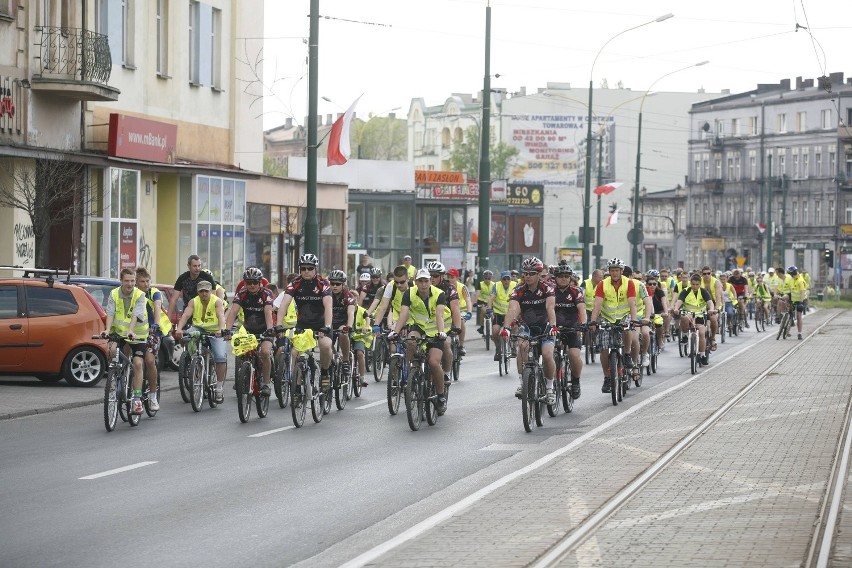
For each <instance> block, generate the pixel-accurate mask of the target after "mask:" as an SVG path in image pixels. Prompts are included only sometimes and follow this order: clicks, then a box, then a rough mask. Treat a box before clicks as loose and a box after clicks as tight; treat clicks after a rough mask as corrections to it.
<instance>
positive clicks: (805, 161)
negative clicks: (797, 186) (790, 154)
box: [802, 148, 811, 178]
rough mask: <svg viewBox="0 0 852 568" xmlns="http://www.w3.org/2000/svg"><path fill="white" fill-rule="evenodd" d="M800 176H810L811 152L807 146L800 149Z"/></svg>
mask: <svg viewBox="0 0 852 568" xmlns="http://www.w3.org/2000/svg"><path fill="white" fill-rule="evenodd" d="M802 177H803V178H807V177H811V153H810V151H809V150H808V149H807V148H805V149H804V150H802Z"/></svg>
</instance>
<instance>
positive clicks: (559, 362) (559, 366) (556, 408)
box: [545, 355, 563, 418]
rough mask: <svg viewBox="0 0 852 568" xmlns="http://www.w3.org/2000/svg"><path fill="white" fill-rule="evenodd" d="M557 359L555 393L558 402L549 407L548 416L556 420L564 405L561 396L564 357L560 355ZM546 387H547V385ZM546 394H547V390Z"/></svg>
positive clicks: (554, 381)
mask: <svg viewBox="0 0 852 568" xmlns="http://www.w3.org/2000/svg"><path fill="white" fill-rule="evenodd" d="M555 359H556V377H554V379H553V392H554V394H556V401H555V402H554V403H553V404H548V405H547V415H548V416H550V417H551V418H554V417H555V416H556V415H558V414H559V409H560V405H561V404H562V397H561V396H560V394H561V393H562V381H563V376H562V360H561V359H562V357H561V356H559V355H556V356H555ZM545 387H546V385H545ZM545 392H547V391H546V390H545Z"/></svg>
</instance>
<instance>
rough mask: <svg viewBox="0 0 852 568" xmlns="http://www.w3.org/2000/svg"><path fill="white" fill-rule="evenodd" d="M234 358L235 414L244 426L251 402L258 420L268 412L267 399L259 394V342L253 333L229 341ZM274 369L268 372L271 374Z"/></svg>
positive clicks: (249, 413)
mask: <svg viewBox="0 0 852 568" xmlns="http://www.w3.org/2000/svg"><path fill="white" fill-rule="evenodd" d="M231 345H232V346H233V351H234V357H235V358H236V361H235V365H236V376H235V378H234V384H235V386H236V388H237V414H238V415H239V417H240V422H242V423H243V424H245V423H246V422H248V421H249V418H250V417H251V401H252V398H254V404H255V407H256V408H257V416H258V418H265V417H266V414H267V413H268V412H269V397H268V396H264V395H263V394H261V392H260V389H261V385H260V368H261V367H260V352H259V351H258V347H259V345H260V344H259V342H258V340H257V336H256V335H254V334H253V333H245V334H236V335H234V336H233V338H232V339H231ZM273 371H274V369H272V370H270V373H272V372H273Z"/></svg>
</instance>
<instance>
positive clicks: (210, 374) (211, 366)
mask: <svg viewBox="0 0 852 568" xmlns="http://www.w3.org/2000/svg"><path fill="white" fill-rule="evenodd" d="M204 359H205V361H206V362H207V385H206V386H205V389H206V391H207V404H208V406H210V408H216V407H217V406H219V403H217V402H216V382H217V377H218V375H217V374H216V363H215V362H214V361H213V355H212V354H211V353H208V354H207V356H206V357H205V358H204Z"/></svg>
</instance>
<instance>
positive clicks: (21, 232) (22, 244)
mask: <svg viewBox="0 0 852 568" xmlns="http://www.w3.org/2000/svg"><path fill="white" fill-rule="evenodd" d="M34 262H35V233H33V226H32V225H31V224H30V223H15V264H17V265H20V266H32V265H33V263H34Z"/></svg>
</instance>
